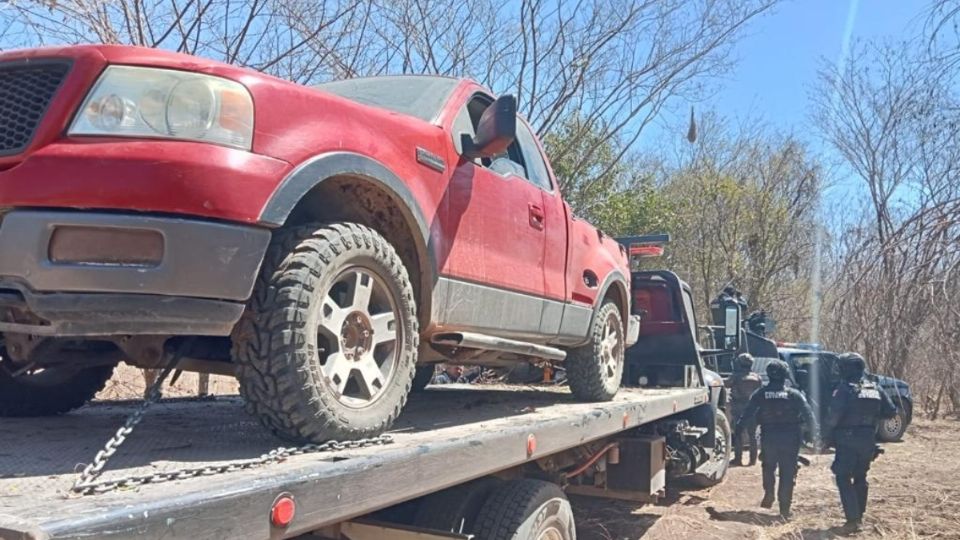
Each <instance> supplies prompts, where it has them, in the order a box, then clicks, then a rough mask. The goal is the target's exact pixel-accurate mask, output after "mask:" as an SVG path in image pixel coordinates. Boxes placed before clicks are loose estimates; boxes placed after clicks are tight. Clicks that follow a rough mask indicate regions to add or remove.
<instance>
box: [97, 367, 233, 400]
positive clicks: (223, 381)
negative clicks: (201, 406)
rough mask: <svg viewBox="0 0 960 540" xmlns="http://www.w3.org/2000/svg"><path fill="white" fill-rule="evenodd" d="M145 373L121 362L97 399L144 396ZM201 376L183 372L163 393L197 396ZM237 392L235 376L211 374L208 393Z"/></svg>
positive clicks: (178, 395)
mask: <svg viewBox="0 0 960 540" xmlns="http://www.w3.org/2000/svg"><path fill="white" fill-rule="evenodd" d="M143 373H144V370H142V369H139V368H135V367H133V366H128V365H126V364H120V365H119V366H117V369H116V370H115V371H114V372H113V377H111V378H110V380H109V381H107V386H106V388H104V389H103V390H102V391H101V392H100V393H99V394H97V399H102V400H112V399H138V398H140V397H142V396H143V392H144V388H145V385H144V378H143ZM199 377H200V376H199V375H198V374H196V373H183V374H181V375H180V377H179V378H178V379H177V380H176V383H175V384H173V385H170V384H166V385H164V387H163V395H164V396H166V397H191V396H196V395H197V390H198V384H199ZM237 392H238V385H237V380H236V379H234V378H233V377H224V376H221V375H211V376H210V382H209V386H208V392H207V393H209V394H211V395H231V394H236V393H237Z"/></svg>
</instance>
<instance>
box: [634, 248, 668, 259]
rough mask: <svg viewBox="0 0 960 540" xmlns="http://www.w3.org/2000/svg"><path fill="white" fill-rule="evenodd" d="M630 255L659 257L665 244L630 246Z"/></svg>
mask: <svg viewBox="0 0 960 540" xmlns="http://www.w3.org/2000/svg"><path fill="white" fill-rule="evenodd" d="M630 255H634V256H636V257H659V256H661V255H663V246H630Z"/></svg>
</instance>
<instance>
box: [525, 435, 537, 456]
mask: <svg viewBox="0 0 960 540" xmlns="http://www.w3.org/2000/svg"><path fill="white" fill-rule="evenodd" d="M536 451H537V438H536V437H535V436H534V435H533V433H531V434H530V435H527V457H530V456H532V455H533V453H534V452H536Z"/></svg>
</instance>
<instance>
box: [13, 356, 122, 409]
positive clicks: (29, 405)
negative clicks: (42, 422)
mask: <svg viewBox="0 0 960 540" xmlns="http://www.w3.org/2000/svg"><path fill="white" fill-rule="evenodd" d="M0 354H2V355H5V354H6V351H3V350H0ZM8 364H10V362H9V360H7V359H6V358H2V359H0V417H35V416H55V415H58V414H63V413H66V412H70V411H72V410H74V409H77V408H79V407H82V406H83V405H85V404H86V403H87V402H88V401H90V400H91V399H93V397H94V396H96V395H97V392H99V391H101V390H103V387H104V386H106V385H107V381H108V380H110V377H111V376H112V375H113V368H114V366H113V365H103V366H93V367H88V368H82V369H70V368H68V367H59V368H51V369H45V370H42V371H39V372H37V373H27V374H24V375H20V376H19V377H12V376H11V375H10V372H12V371H13V370H14V369H15V368H14V367H13V366H12V365H8Z"/></svg>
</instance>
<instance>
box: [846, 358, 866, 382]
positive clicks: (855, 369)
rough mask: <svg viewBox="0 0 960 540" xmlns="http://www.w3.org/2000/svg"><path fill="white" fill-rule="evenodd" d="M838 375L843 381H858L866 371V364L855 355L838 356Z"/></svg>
mask: <svg viewBox="0 0 960 540" xmlns="http://www.w3.org/2000/svg"><path fill="white" fill-rule="evenodd" d="M839 360H840V373H841V374H842V375H843V378H844V379H848V380H849V379H859V378H860V377H863V372H864V371H866V369H867V363H866V362H865V361H864V360H863V357H862V356H860V355H859V354H857V353H844V354H841V355H840V356H839Z"/></svg>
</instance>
